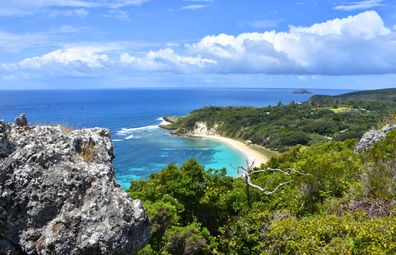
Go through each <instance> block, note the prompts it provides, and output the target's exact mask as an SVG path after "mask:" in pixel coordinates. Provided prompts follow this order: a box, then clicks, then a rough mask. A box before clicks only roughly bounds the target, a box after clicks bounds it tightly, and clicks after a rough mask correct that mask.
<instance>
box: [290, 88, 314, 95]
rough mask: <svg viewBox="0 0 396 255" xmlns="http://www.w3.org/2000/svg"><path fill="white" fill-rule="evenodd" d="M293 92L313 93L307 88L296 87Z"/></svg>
mask: <svg viewBox="0 0 396 255" xmlns="http://www.w3.org/2000/svg"><path fill="white" fill-rule="evenodd" d="M293 93H294V94H312V92H311V91H309V90H307V89H295V90H293Z"/></svg>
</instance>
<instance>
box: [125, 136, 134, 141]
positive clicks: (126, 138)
mask: <svg viewBox="0 0 396 255" xmlns="http://www.w3.org/2000/svg"><path fill="white" fill-rule="evenodd" d="M133 138H135V136H134V135H128V136H127V137H125V140H130V139H133Z"/></svg>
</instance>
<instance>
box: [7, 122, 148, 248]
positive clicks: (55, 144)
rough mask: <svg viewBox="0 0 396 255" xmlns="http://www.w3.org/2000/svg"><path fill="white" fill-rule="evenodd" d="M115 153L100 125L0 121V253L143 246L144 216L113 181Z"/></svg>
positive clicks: (140, 205)
mask: <svg viewBox="0 0 396 255" xmlns="http://www.w3.org/2000/svg"><path fill="white" fill-rule="evenodd" d="M26 124H27V121H26ZM113 158H114V150H113V144H112V142H111V140H110V132H109V130H106V129H99V128H95V129H82V130H74V131H73V130H70V129H67V128H65V127H63V126H35V127H28V126H27V125H20V123H19V122H18V123H15V124H6V123H5V122H3V121H0V254H57V255H59V254H60V255H62V254H133V253H135V252H136V250H137V249H139V248H141V247H142V246H143V245H145V244H146V243H147V242H148V240H149V237H150V229H149V221H148V218H147V216H146V214H145V211H144V208H143V205H142V203H141V202H140V201H139V200H132V199H130V198H129V196H128V195H127V194H126V193H125V192H123V191H122V190H121V188H120V186H119V184H118V183H117V181H116V180H115V172H114V168H113V166H112V164H111V161H112V159H113Z"/></svg>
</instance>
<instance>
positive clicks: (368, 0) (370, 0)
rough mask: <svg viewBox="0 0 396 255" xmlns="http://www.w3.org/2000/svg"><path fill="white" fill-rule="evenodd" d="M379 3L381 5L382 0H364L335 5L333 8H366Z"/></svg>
mask: <svg viewBox="0 0 396 255" xmlns="http://www.w3.org/2000/svg"><path fill="white" fill-rule="evenodd" d="M381 5H383V0H365V1H357V2H349V3H347V4H344V5H337V6H335V7H334V9H335V10H342V11H355V10H367V9H371V8H374V7H378V6H381Z"/></svg>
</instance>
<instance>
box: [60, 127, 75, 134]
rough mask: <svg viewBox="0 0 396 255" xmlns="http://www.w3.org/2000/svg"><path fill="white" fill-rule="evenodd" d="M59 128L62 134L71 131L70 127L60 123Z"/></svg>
mask: <svg viewBox="0 0 396 255" xmlns="http://www.w3.org/2000/svg"><path fill="white" fill-rule="evenodd" d="M59 128H60V130H61V131H62V133H64V134H70V133H71V132H72V131H73V129H72V128H70V127H67V126H65V125H60V126H59Z"/></svg>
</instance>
